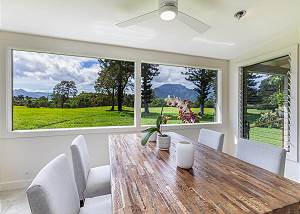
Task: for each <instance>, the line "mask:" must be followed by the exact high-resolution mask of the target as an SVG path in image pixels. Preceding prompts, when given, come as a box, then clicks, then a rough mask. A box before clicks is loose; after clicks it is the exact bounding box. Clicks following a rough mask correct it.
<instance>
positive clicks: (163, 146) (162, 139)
mask: <svg viewBox="0 0 300 214" xmlns="http://www.w3.org/2000/svg"><path fill="white" fill-rule="evenodd" d="M170 145H171V137H170V136H168V135H160V134H158V135H157V146H158V148H159V149H160V150H169V148H170Z"/></svg>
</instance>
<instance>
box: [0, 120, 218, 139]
mask: <svg viewBox="0 0 300 214" xmlns="http://www.w3.org/2000/svg"><path fill="white" fill-rule="evenodd" d="M221 125H222V123H221V122H213V123H198V124H169V125H164V126H163V130H164V131H171V130H182V129H200V128H203V127H206V128H209V127H215V126H221ZM148 127H153V126H150V125H147V126H142V127H141V128H138V127H135V126H111V127H91V128H62V129H36V130H18V131H7V132H6V134H5V135H4V136H3V139H5V138H33V137H52V136H70V135H79V134H83V135H85V134H118V133H120V134H122V133H134V132H140V131H141V130H144V129H146V128H148Z"/></svg>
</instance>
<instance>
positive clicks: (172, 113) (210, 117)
mask: <svg viewBox="0 0 300 214" xmlns="http://www.w3.org/2000/svg"><path fill="white" fill-rule="evenodd" d="M149 110H150V114H145V113H143V112H144V109H142V125H152V124H155V121H156V118H157V116H158V115H159V114H160V111H161V107H152V108H150V109H149ZM199 110H200V109H199V108H197V109H196V108H192V111H193V112H195V113H199ZM204 113H205V117H203V118H201V119H200V123H206V122H214V121H215V116H214V115H215V110H214V109H213V108H205V109H204ZM164 115H166V116H169V117H171V119H170V120H169V121H168V124H181V123H182V122H181V120H178V118H177V117H178V108H176V107H164Z"/></svg>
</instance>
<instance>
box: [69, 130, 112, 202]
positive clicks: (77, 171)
mask: <svg viewBox="0 0 300 214" xmlns="http://www.w3.org/2000/svg"><path fill="white" fill-rule="evenodd" d="M71 153H72V160H73V169H74V177H75V181H76V185H77V189H78V194H79V198H80V201H81V204H82V203H83V202H84V199H85V198H92V197H96V196H100V195H106V194H110V193H111V185H110V166H109V165H105V166H99V167H95V168H90V163H89V152H88V148H87V145H86V141H85V138H84V136H82V135H79V136H78V137H76V138H75V139H74V140H73V142H72V144H71Z"/></svg>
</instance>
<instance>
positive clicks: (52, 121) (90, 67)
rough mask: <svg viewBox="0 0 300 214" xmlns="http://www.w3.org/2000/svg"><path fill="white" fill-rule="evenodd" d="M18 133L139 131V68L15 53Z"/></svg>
mask: <svg viewBox="0 0 300 214" xmlns="http://www.w3.org/2000/svg"><path fill="white" fill-rule="evenodd" d="M12 74H13V99H12V101H13V109H12V111H13V113H12V115H13V123H12V126H13V127H12V128H13V130H32V129H53V128H77V127H101V126H132V125H134V99H135V98H134V63H133V62H128V61H121V60H110V59H102V58H99V59H98V58H88V57H77V56H66V55H58V54H48V53H38V52H29V51H21V50H12Z"/></svg>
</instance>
